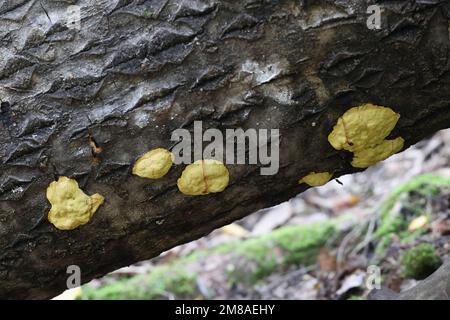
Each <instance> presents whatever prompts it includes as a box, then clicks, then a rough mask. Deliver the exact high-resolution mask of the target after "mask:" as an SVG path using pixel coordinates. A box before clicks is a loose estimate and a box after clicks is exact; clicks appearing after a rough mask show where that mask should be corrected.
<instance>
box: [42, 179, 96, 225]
mask: <svg viewBox="0 0 450 320" xmlns="http://www.w3.org/2000/svg"><path fill="white" fill-rule="evenodd" d="M47 199H48V201H50V204H51V205H52V207H51V209H50V211H49V213H48V220H49V221H50V222H51V223H52V224H53V225H54V226H55V227H56V228H58V229H60V230H73V229H75V228H77V227H78V226H80V225H83V224H86V223H88V222H89V220H91V218H92V216H93V215H94V213H95V212H96V211H97V209H98V208H99V207H100V205H101V204H102V203H103V201H104V198H103V197H102V196H101V195H100V194H98V193H96V194H94V195H92V196H90V197H89V196H88V195H86V194H85V193H84V192H83V190H81V189H80V188H79V187H78V183H77V182H76V181H75V180H73V179H69V178H67V177H59V179H58V181H53V182H52V183H50V185H49V186H48V188H47Z"/></svg>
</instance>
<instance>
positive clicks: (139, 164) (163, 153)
mask: <svg viewBox="0 0 450 320" xmlns="http://www.w3.org/2000/svg"><path fill="white" fill-rule="evenodd" d="M172 164H173V155H172V153H171V152H170V151H169V150H166V149H163V148H157V149H153V150H151V151H149V152H147V153H146V154H144V155H143V156H142V157H140V158H139V159H138V160H137V161H136V163H135V164H134V167H133V174H135V175H137V176H139V177H142V178H148V179H159V178H162V177H164V176H165V175H166V174H167V172H169V170H170V168H171V167H172Z"/></svg>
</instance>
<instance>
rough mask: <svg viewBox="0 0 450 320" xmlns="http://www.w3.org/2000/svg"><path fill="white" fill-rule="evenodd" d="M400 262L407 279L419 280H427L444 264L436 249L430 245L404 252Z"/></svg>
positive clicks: (420, 245)
mask: <svg viewBox="0 0 450 320" xmlns="http://www.w3.org/2000/svg"><path fill="white" fill-rule="evenodd" d="M400 262H401V264H402V266H403V268H404V275H405V277H407V278H413V279H417V280H421V279H425V278H426V277H428V276H429V275H430V274H432V273H433V272H434V271H435V270H436V269H437V268H439V267H440V265H441V264H442V260H441V258H439V256H438V255H437V253H436V249H435V247H434V246H433V245H431V244H429V243H422V244H419V245H418V246H416V247H414V248H412V249H410V250H408V251H406V252H404V253H403V255H402V256H401V259H400Z"/></svg>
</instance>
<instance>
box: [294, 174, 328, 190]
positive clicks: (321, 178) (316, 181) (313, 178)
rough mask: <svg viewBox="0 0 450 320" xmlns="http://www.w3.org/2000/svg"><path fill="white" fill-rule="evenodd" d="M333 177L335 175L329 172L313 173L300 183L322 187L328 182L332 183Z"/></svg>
mask: <svg viewBox="0 0 450 320" xmlns="http://www.w3.org/2000/svg"><path fill="white" fill-rule="evenodd" d="M332 177H333V174H331V173H329V172H319V173H315V172H311V173H310V174H308V175H307V176H306V177H303V178H302V179H300V181H299V182H298V183H306V184H307V185H309V186H311V187H320V186H323V185H324V184H326V183H327V182H328V181H330V180H331V178H332Z"/></svg>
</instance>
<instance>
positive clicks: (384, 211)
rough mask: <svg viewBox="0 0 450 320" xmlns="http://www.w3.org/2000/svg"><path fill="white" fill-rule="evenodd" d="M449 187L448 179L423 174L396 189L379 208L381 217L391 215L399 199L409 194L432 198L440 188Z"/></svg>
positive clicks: (449, 179) (449, 180) (449, 181)
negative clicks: (413, 193) (414, 193)
mask: <svg viewBox="0 0 450 320" xmlns="http://www.w3.org/2000/svg"><path fill="white" fill-rule="evenodd" d="M449 185H450V178H448V177H440V176H437V175H433V174H424V175H420V176H417V177H415V178H413V179H412V180H411V181H408V182H406V183H404V184H402V185H401V186H399V187H397V188H396V189H395V190H394V191H393V192H392V194H391V195H390V196H389V198H388V199H387V200H386V201H385V202H384V204H383V206H382V208H381V215H382V216H383V217H384V216H387V215H389V214H390V213H391V211H392V209H393V208H394V206H395V204H396V203H397V201H398V200H399V199H400V197H401V196H402V195H403V194H405V193H409V192H417V193H419V194H421V195H422V196H433V195H436V194H438V193H439V192H440V190H441V188H442V187H448V186H449Z"/></svg>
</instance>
